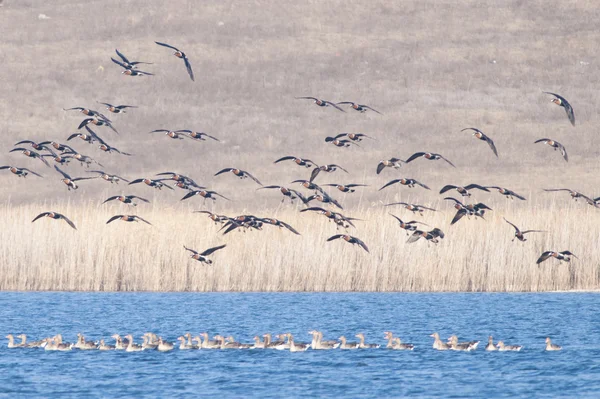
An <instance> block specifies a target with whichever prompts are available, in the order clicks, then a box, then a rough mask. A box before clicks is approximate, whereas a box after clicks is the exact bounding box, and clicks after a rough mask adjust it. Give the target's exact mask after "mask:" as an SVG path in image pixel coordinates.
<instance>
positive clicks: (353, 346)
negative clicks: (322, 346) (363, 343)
mask: <svg viewBox="0 0 600 399" xmlns="http://www.w3.org/2000/svg"><path fill="white" fill-rule="evenodd" d="M338 339H339V340H340V342H341V344H340V349H344V350H346V349H359V348H360V344H359V343H358V342H346V337H344V336H343V335H342V336H341V337H339V338H338Z"/></svg>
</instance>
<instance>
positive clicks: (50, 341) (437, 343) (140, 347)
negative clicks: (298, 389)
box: [6, 330, 562, 352]
mask: <svg viewBox="0 0 600 399" xmlns="http://www.w3.org/2000/svg"><path fill="white" fill-rule="evenodd" d="M309 335H311V336H312V341H311V342H299V341H296V340H294V336H293V335H292V334H291V333H285V334H278V335H275V340H273V335H272V334H271V333H267V334H264V335H262V337H260V336H258V335H256V336H255V337H254V343H240V342H236V341H235V339H234V338H233V336H231V335H230V336H223V335H219V334H218V335H215V336H214V337H213V339H209V335H208V333H206V332H205V333H202V334H199V335H197V336H195V337H194V338H192V334H191V333H189V332H188V333H185V334H183V335H181V336H179V337H177V341H178V342H179V345H177V344H175V343H172V342H168V341H166V340H164V339H163V338H162V337H160V336H157V335H156V334H154V333H145V334H144V335H143V336H142V337H141V338H142V340H143V342H142V343H140V344H136V343H135V342H134V338H133V336H132V335H131V334H129V335H126V336H124V337H123V338H122V337H121V336H120V335H118V334H114V335H112V336H111V338H113V339H114V340H115V344H114V345H111V344H107V343H106V342H105V341H104V339H101V340H100V341H86V339H85V337H84V335H83V334H81V333H79V334H77V341H76V342H75V343H72V342H63V338H62V335H61V334H57V335H55V336H53V337H46V338H43V339H41V340H39V341H33V342H28V341H27V336H26V335H25V334H20V335H17V336H14V335H13V334H9V335H7V336H6V338H7V339H8V348H9V349H16V348H43V349H44V350H47V351H71V350H73V349H79V350H101V351H109V350H123V351H126V352H140V351H144V350H158V351H160V352H168V351H171V350H173V349H175V348H179V349H180V350H188V349H276V350H289V351H290V352H304V351H306V350H308V349H313V350H330V349H341V350H350V349H378V348H380V347H381V345H380V344H373V343H365V335H364V334H363V333H358V334H356V335H355V337H356V338H358V339H359V340H358V342H349V341H348V340H347V339H346V337H345V336H343V335H342V336H341V337H339V338H338V339H337V340H325V341H324V340H323V333H322V332H321V331H316V330H313V331H309ZM430 336H431V337H433V349H437V350H440V351H446V350H453V351H465V352H471V351H474V350H476V349H477V347H478V346H479V342H480V341H465V342H459V340H458V336H456V335H452V336H450V338H448V340H447V341H446V342H444V341H442V340H441V339H440V335H439V334H438V333H437V332H436V333H433V334H431V335H430ZM15 338H20V339H21V342H15ZM384 338H385V339H386V340H387V344H386V345H385V348H386V349H393V350H413V349H414V348H415V346H414V345H413V344H409V343H404V342H402V340H401V339H400V338H398V337H395V336H394V334H393V333H392V332H391V331H386V332H385V333H384ZM522 348H523V346H522V345H505V344H504V342H503V341H498V342H497V343H494V338H493V337H492V336H489V337H488V343H487V345H486V346H485V350H486V351H500V352H509V351H510V352H518V351H520V350H521V349H522ZM561 349H562V347H561V346H559V345H556V344H554V343H552V340H551V339H550V337H546V347H545V350H547V351H558V350H561Z"/></svg>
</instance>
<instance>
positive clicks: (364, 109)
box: [337, 101, 383, 115]
mask: <svg viewBox="0 0 600 399" xmlns="http://www.w3.org/2000/svg"><path fill="white" fill-rule="evenodd" d="M342 104H350V108H352V109H353V110H355V111H358V112H360V113H361V114H363V113H365V112H367V111H368V110H371V111H373V112H377V113H378V114H379V115H383V114H382V113H381V112H379V111H377V110H376V109H375V108H372V107H369V106H368V105H365V104H358V103H355V102H352V101H342V102H339V103H337V105H342Z"/></svg>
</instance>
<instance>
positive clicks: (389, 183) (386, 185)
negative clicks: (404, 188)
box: [377, 179, 400, 191]
mask: <svg viewBox="0 0 600 399" xmlns="http://www.w3.org/2000/svg"><path fill="white" fill-rule="evenodd" d="M399 181H400V179H394V180H390V181H389V182H387V183H386V184H385V185H384V186H383V187H381V188H380V189H379V190H377V191H381V190H383V189H384V188H386V187H388V186H391V185H392V184H395V183H398V182H399Z"/></svg>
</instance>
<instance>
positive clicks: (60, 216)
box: [57, 213, 77, 230]
mask: <svg viewBox="0 0 600 399" xmlns="http://www.w3.org/2000/svg"><path fill="white" fill-rule="evenodd" d="M57 215H58V217H59V218H60V219H63V220H64V221H65V222H67V224H68V225H69V226H71V227H72V228H74V229H75V230H77V227H75V223H73V222H72V221H71V220H70V219H69V218H68V217H66V216H65V215H63V214H60V213H59V214H57Z"/></svg>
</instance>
